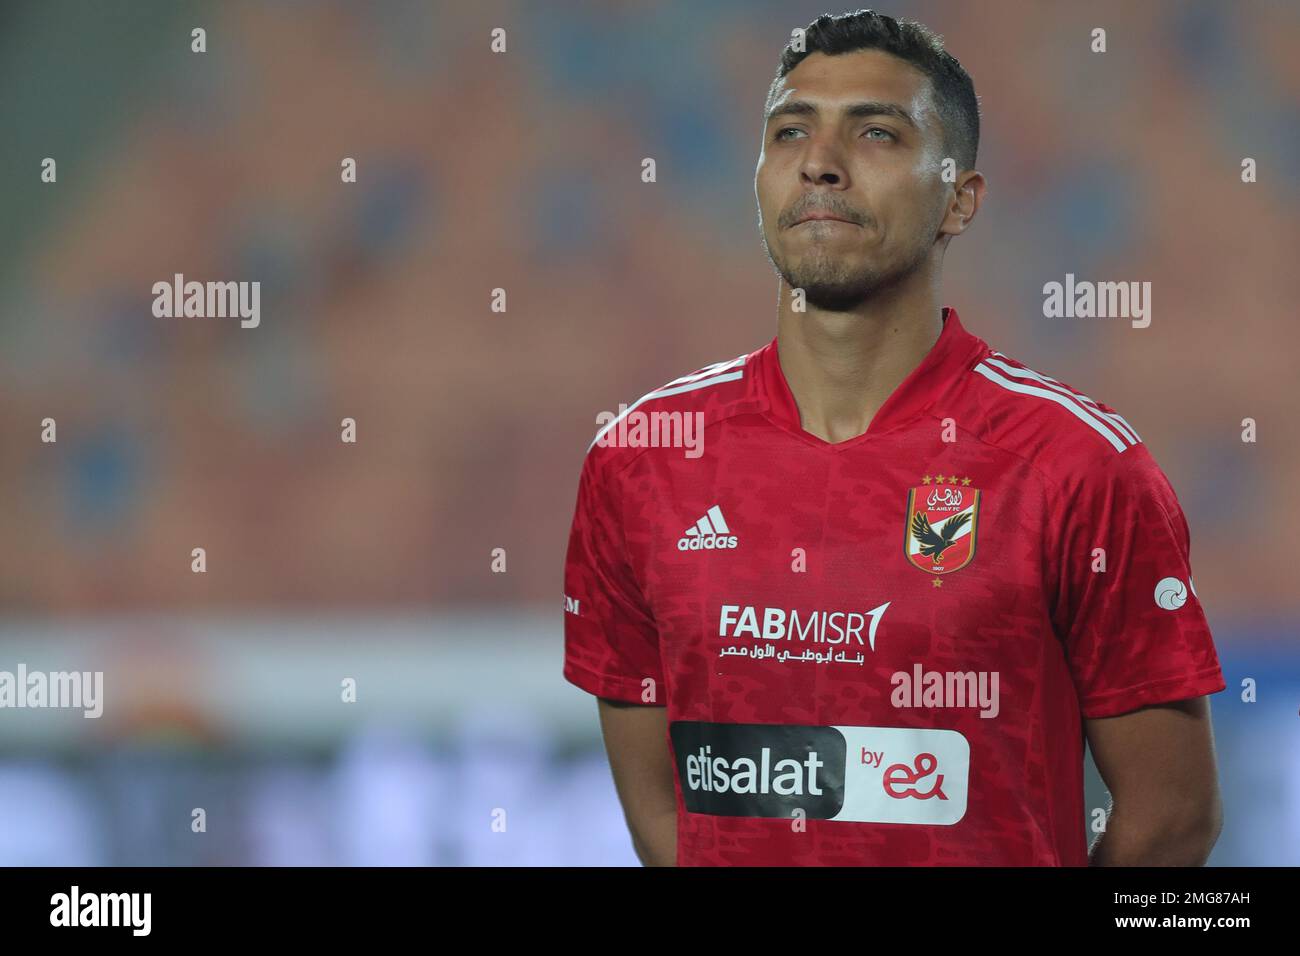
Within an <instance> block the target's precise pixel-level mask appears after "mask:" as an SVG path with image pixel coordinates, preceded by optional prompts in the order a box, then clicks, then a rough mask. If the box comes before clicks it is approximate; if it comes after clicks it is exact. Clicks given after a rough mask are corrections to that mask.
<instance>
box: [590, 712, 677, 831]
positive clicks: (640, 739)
mask: <svg viewBox="0 0 1300 956" xmlns="http://www.w3.org/2000/svg"><path fill="white" fill-rule="evenodd" d="M597 702H598V707H599V711H600V729H601V733H602V734H603V735H604V738H605V750H606V751H607V752H608V754H609V766H610V769H611V770H612V771H613V773H614V787H615V789H616V790H617V791H618V797H619V800H620V802H621V803H622V804H623V810H624V812H625V813H626V814H627V817H628V820H629V821H638V820H645V819H649V818H651V817H654V816H658V815H675V814H676V812H677V797H676V790H675V789H674V784H673V762H672V755H671V753H670V751H669V746H668V708H667V707H654V706H643V705H637V704H627V703H621V702H618V701H611V700H606V699H604V698H597Z"/></svg>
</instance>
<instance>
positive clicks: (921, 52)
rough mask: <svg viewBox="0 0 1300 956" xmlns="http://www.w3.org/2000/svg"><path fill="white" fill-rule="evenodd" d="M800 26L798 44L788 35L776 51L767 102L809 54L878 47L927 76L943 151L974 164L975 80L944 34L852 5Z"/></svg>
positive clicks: (968, 165) (976, 124)
mask: <svg viewBox="0 0 1300 956" xmlns="http://www.w3.org/2000/svg"><path fill="white" fill-rule="evenodd" d="M804 29H805V37H804V49H803V50H796V49H794V38H793V37H791V39H790V42H789V43H787V44H786V46H785V49H784V50H782V51H781V66H780V68H779V69H778V70H777V74H776V79H774V80H773V81H772V86H771V88H770V89H769V90H768V94H767V99H768V102H767V105H768V106H769V107H770V106H771V102H772V97H773V96H774V95H775V93H776V87H777V84H778V83H780V82H781V80H782V79H783V78H784V77H785V75H786V74H787V73H789V72H790V71H791V70H793V69H794V68H795V67H796V66H798V65H799V64H800V63H801V62H803V60H804V59H805V58H807V57H808V56H809V55H810V54H813V53H824V54H826V55H827V56H834V55H835V54H837V53H852V52H854V51H856V50H883V51H885V52H886V53H892V54H893V55H894V56H896V57H898V58H899V59H900V60H906V61H907V62H908V63H911V64H912V65H913V66H915V67H916V68H917V69H918V70H920V71H921V72H922V73H924V74H925V75H926V76H927V77H929V79H930V84H931V86H932V87H933V89H934V99H935V105H936V107H937V109H938V111H939V119H940V121H941V122H942V123H943V144H944V152H945V154H946V155H948V156H951V157H952V158H953V159H955V160H956V161H957V165H958V166H960V167H961V168H962V169H974V168H975V157H976V155H977V154H978V153H979V145H980V113H979V101H978V100H977V99H976V97H975V84H974V83H973V82H972V81H971V78H970V74H969V73H967V72H966V71H965V69H963V68H962V65H961V64H960V63H958V62H957V58H956V57H955V56H953V55H952V54H951V53H949V52H948V51H947V50H945V49H944V48H943V37H941V36H939V35H938V34H936V33H934V32H933V31H932V30H930V29H929V27H926V26H925V25H924V24H921V23H917V22H916V21H915V20H895V19H894V18H893V17H887V16H885V15H884V14H881V13H876V12H875V11H873V10H855V11H854V12H852V13H841V14H840V15H839V16H834V17H833V16H830V15H829V14H823V15H822V16H820V17H818V18H817V19H816V20H814V21H812V23H810V24H808V26H807V27H805V28H804Z"/></svg>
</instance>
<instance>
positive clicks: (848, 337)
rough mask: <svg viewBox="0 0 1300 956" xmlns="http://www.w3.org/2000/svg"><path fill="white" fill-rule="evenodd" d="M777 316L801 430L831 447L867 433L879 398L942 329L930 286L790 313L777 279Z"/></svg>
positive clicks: (922, 355)
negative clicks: (832, 308)
mask: <svg viewBox="0 0 1300 956" xmlns="http://www.w3.org/2000/svg"><path fill="white" fill-rule="evenodd" d="M780 295H781V306H780V313H779V316H778V318H777V333H776V338H777V354H778V356H779V358H780V362H781V371H782V373H783V374H784V375H785V380H786V383H787V384H788V385H789V386H790V392H791V394H792V395H793V396H794V401H795V404H796V405H797V406H798V407H799V418H800V422H801V424H802V426H803V429H804V430H805V431H807V432H811V433H812V434H814V435H816V436H817V437H818V438H820V439H822V440H823V441H827V442H832V443H837V442H842V441H847V440H848V439H850V438H856V437H857V436H859V435H861V434H863V433H865V432H866V430H867V428H868V427H869V426H870V425H871V420H872V419H873V418H875V416H876V413H877V412H878V411H880V407H881V406H882V405H884V404H885V400H886V399H888V398H889V396H890V394H892V393H893V391H894V390H895V389H896V388H898V386H899V385H900V384H901V383H902V381H903V379H905V378H907V376H908V374H910V373H911V371H912V370H913V369H915V368H916V367H917V366H918V365H919V364H920V363H921V360H922V359H924V358H925V356H926V354H927V353H928V352H929V351H930V349H931V348H933V347H934V343H935V342H936V341H938V339H939V333H940V332H941V331H943V319H942V309H941V307H940V305H939V293H938V289H937V288H932V287H929V285H928V284H927V287H925V288H922V289H920V290H915V289H914V290H901V289H900V290H894V291H893V292H891V293H886V294H884V295H882V296H881V297H879V298H877V299H873V300H872V301H870V302H867V303H864V304H863V305H861V306H860V307H858V308H856V309H854V310H853V311H851V312H823V311H821V310H819V309H814V308H813V307H812V306H808V307H807V311H805V312H795V311H793V310H792V309H791V296H790V293H789V289H788V287H787V286H786V284H785V282H784V280H783V281H782V282H781V288H780Z"/></svg>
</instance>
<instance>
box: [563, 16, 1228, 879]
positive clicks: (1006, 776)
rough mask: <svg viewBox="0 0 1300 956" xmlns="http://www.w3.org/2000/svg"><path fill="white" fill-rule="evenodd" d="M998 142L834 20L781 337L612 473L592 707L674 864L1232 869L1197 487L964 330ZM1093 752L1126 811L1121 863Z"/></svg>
mask: <svg viewBox="0 0 1300 956" xmlns="http://www.w3.org/2000/svg"><path fill="white" fill-rule="evenodd" d="M978 137H979V116H978V108H977V105H976V98H975V92H974V87H973V85H972V83H971V80H970V77H969V76H967V74H966V72H965V71H964V70H963V69H962V68H961V66H960V65H959V64H958V62H957V61H956V60H955V59H953V58H952V57H951V56H950V55H949V54H947V53H946V52H944V50H943V47H942V45H941V42H940V40H939V39H938V38H937V37H935V36H933V35H932V34H931V33H929V32H928V31H927V30H926V29H925V28H924V27H922V26H921V25H919V24H915V23H909V22H906V21H898V22H896V21H894V20H893V19H890V18H889V17H884V16H880V15H878V14H875V13H872V12H870V11H859V12H857V13H855V14H851V15H844V16H841V17H835V18H832V17H828V16H824V17H820V18H818V19H817V20H816V21H814V22H813V23H812V24H811V25H810V26H809V28H808V30H807V35H806V45H805V48H804V49H803V50H802V51H800V50H798V49H795V48H794V47H793V42H792V46H791V47H787V49H786V50H785V51H784V53H783V56H782V60H781V67H780V71H779V73H778V76H777V78H776V81H775V82H774V83H773V85H772V88H771V91H770V93H769V96H768V100H767V104H766V123H765V127H764V136H763V147H762V151H761V153H760V156H759V161H758V168H757V173H756V178H755V192H756V195H757V199H758V206H759V213H760V227H761V232H762V236H763V241H764V245H765V247H766V250H767V253H768V256H769V258H770V259H771V261H772V263H773V265H774V267H775V269H776V271H777V272H778V274H779V275H780V277H781V291H780V306H779V314H778V319H777V334H776V338H775V339H774V340H773V341H772V342H771V343H769V344H768V345H766V346H764V347H763V348H760V349H758V350H756V351H754V352H751V353H749V354H748V355H744V356H741V357H739V358H737V359H735V360H732V361H730V362H723V363H719V364H717V365H713V366H709V367H707V368H703V369H700V370H699V371H698V372H695V373H693V374H691V375H687V376H684V377H682V378H680V379H677V380H675V381H673V382H670V383H668V384H667V385H666V386H664V387H663V388H661V389H658V390H656V391H654V392H652V393H650V394H649V395H647V396H645V397H644V398H642V399H641V400H640V402H638V403H637V404H636V405H634V406H633V407H632V408H631V409H629V410H628V411H627V412H626V413H625V415H624V416H623V420H622V421H615V422H612V423H610V424H609V425H608V426H607V427H606V428H605V429H604V430H603V431H602V432H601V433H600V434H599V435H598V436H597V439H596V441H595V442H594V443H593V446H592V447H591V448H590V450H589V452H588V454H587V458H586V461H585V463H584V466H583V470H582V476H581V479H580V484H579V491H578V502H577V513H576V515H575V518H574V522H573V529H572V533H571V537H570V541H569V551H568V558H567V563H566V573H565V609H566V613H565V664H564V675H565V677H566V678H567V679H568V680H569V681H571V682H573V683H574V684H576V685H577V686H579V687H581V688H583V689H585V690H587V691H589V692H590V693H592V694H594V695H596V696H597V697H598V698H599V699H600V702H599V712H600V717H601V723H602V728H603V732H604V735H605V741H606V746H607V749H608V752H609V757H610V763H611V765H612V768H613V773H614V779H615V784H616V787H617V790H618V794H619V797H620V799H621V801H622V804H623V808H624V811H625V814H626V817H627V821H628V824H629V828H630V830H631V834H632V839H633V844H634V846H635V848H636V850H637V853H638V855H639V857H640V858H641V860H642V861H643V862H644V863H645V864H647V865H674V864H675V865H679V866H683V865H754V864H760V865H761V864H768V865H772V864H775V865H882V866H896V865H1067V866H1082V865H1087V864H1089V863H1093V864H1098V865H1201V864H1203V863H1204V862H1205V860H1206V858H1207V857H1208V855H1209V852H1210V850H1211V848H1212V847H1213V845H1214V841H1215V839H1216V838H1217V834H1218V831H1219V828H1220V825H1221V809H1220V801H1219V792H1218V784H1217V772H1216V767H1215V759H1214V749H1213V740H1212V735H1211V729H1210V719H1209V704H1208V700H1207V698H1206V696H1205V695H1207V694H1211V693H1214V692H1217V691H1220V690H1223V689H1224V687H1225V684H1224V679H1223V675H1222V673H1221V671H1220V667H1219V662H1218V658H1217V655H1216V653H1215V649H1214V645H1213V641H1212V639H1211V636H1210V632H1209V629H1208V627H1207V624H1206V620H1205V616H1204V614H1203V612H1202V610H1201V606H1200V603H1199V601H1198V600H1197V597H1196V594H1195V588H1194V586H1193V584H1192V576H1191V568H1190V566H1189V563H1188V554H1189V548H1190V542H1189V535H1188V529H1187V524H1186V521H1185V520H1184V518H1183V514H1182V511H1181V509H1180V507H1179V504H1178V501H1177V499H1176V497H1175V495H1174V492H1173V490H1172V488H1171V487H1170V485H1169V483H1168V481H1167V480H1166V479H1165V477H1164V475H1163V474H1162V473H1161V471H1160V469H1159V468H1158V467H1157V465H1156V463H1155V462H1154V460H1153V459H1152V457H1151V455H1150V454H1149V452H1148V451H1147V448H1146V446H1145V445H1144V444H1143V443H1142V440H1141V438H1140V437H1139V436H1138V434H1137V432H1136V431H1135V430H1134V429H1133V428H1132V426H1130V425H1129V423H1128V422H1127V421H1125V420H1124V419H1123V418H1122V417H1121V416H1120V415H1118V414H1117V413H1116V412H1115V411H1114V409H1112V408H1110V407H1109V406H1106V405H1103V404H1101V403H1099V402H1096V401H1093V400H1092V399H1090V398H1088V397H1087V396H1085V395H1082V394H1080V393H1079V392H1077V391H1075V390H1074V389H1072V388H1070V387H1069V386H1066V385H1063V384H1062V383H1060V382H1058V381H1056V380H1055V379H1052V378H1049V377H1048V376H1045V375H1042V374H1040V373H1038V372H1035V371H1033V370H1031V369H1029V368H1027V367H1026V366H1024V365H1023V364H1021V363H1020V362H1017V361H1015V360H1014V359H1011V358H1008V357H1007V356H1006V355H1004V354H1002V353H1001V352H997V351H994V350H992V349H991V348H989V346H987V345H986V344H985V343H984V342H983V341H982V340H980V339H979V338H976V337H975V336H974V335H972V334H970V333H969V332H967V331H966V330H965V329H964V328H963V327H962V325H961V323H960V321H959V319H958V316H957V313H956V311H955V310H954V309H951V308H942V309H941V308H940V298H939V296H940V291H939V287H940V272H941V267H942V262H943V255H944V251H945V250H946V248H947V245H948V242H949V241H950V239H951V238H952V237H953V236H957V235H960V234H962V233H963V232H965V230H966V229H967V227H968V226H969V225H970V224H971V222H972V221H973V220H974V218H975V214H976V213H977V212H978V210H979V208H980V205H981V202H982V200H983V197H984V191H985V182H984V178H983V177H982V176H981V175H980V173H978V172H977V171H975V168H974V167H975V158H976V150H977V146H978ZM945 160H951V162H950V163H945ZM945 168H947V169H949V170H950V171H951V172H952V173H953V175H950V176H947V177H945V176H944V175H943V173H944V170H945ZM655 413H660V419H659V420H660V421H682V420H684V418H683V416H687V417H689V416H695V415H698V416H699V417H698V419H697V420H698V421H699V422H700V424H701V425H702V426H703V431H702V433H701V434H702V437H703V442H702V446H701V448H700V449H699V450H698V451H697V452H695V453H692V454H684V453H683V452H682V450H681V449H673V448H668V447H661V446H655V445H654V444H650V443H647V442H644V441H641V442H633V441H626V440H624V441H620V440H618V436H620V435H623V436H626V435H627V434H630V433H628V432H627V429H626V427H625V426H626V421H627V420H628V419H630V418H631V417H633V416H637V415H640V416H646V415H653V414H655ZM673 415H676V418H673V417H672V416H673ZM1085 736H1086V738H1087V741H1088V743H1089V744H1090V746H1091V747H1092V751H1093V754H1094V758H1095V760H1096V763H1097V766H1098V769H1099V770H1100V772H1101V775H1102V777H1103V778H1104V780H1105V782H1106V785H1107V787H1108V789H1109V790H1110V794H1111V799H1112V807H1111V810H1110V814H1109V817H1108V818H1107V819H1106V820H1105V832H1104V834H1103V835H1102V836H1101V837H1100V838H1099V839H1098V840H1097V841H1096V842H1095V843H1094V845H1093V847H1092V848H1091V851H1090V850H1089V847H1088V845H1087V839H1086V833H1085V827H1086V825H1087V824H1088V823H1089V822H1095V820H1096V819H1097V817H1098V815H1091V814H1089V813H1088V812H1087V808H1085V807H1084V803H1083V746H1084V738H1085Z"/></svg>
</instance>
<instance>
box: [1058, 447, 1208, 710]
mask: <svg viewBox="0 0 1300 956" xmlns="http://www.w3.org/2000/svg"><path fill="white" fill-rule="evenodd" d="M1060 507H1061V509H1062V511H1061V513H1060V514H1058V515H1057V517H1056V520H1057V522H1058V523H1059V527H1060V529H1061V532H1062V533H1061V536H1060V538H1059V539H1058V540H1059V541H1060V548H1061V550H1060V553H1059V554H1058V555H1057V561H1058V562H1059V564H1058V568H1059V575H1060V580H1059V582H1058V591H1057V594H1058V600H1057V603H1056V609H1055V613H1054V624H1055V627H1056V631H1057V634H1058V635H1059V636H1060V637H1061V638H1062V641H1063V643H1064V646H1065V651H1066V656H1067V659H1068V663H1069V668H1070V672H1071V674H1072V676H1073V679H1074V683H1075V687H1076V689H1077V692H1078V696H1079V704H1080V708H1081V710H1082V713H1083V716H1084V717H1086V718H1096V717H1113V716H1116V715H1118V714H1123V713H1127V712H1128V711H1131V710H1137V709H1138V708H1141V707H1147V706H1150V705H1152V704H1159V703H1167V702H1170V701H1176V700H1185V699H1187V698H1191V697H1200V696H1203V695H1205V694H1213V693H1217V692H1218V691H1221V690H1223V689H1224V688H1225V687H1226V684H1225V683H1224V679H1223V672H1222V670H1221V669H1220V667H1219V658H1218V654H1217V653H1216V651H1215V648H1214V640H1213V638H1212V637H1211V636H1210V628H1209V624H1208V622H1207V621H1206V619H1205V612H1204V611H1203V610H1202V608H1201V603H1200V600H1199V599H1198V598H1197V596H1196V592H1195V584H1194V583H1193V581H1192V569H1191V561H1190V552H1191V538H1190V534H1189V532H1188V528H1187V521H1186V519H1185V518H1184V516H1183V512H1182V508H1181V507H1180V506H1179V504H1178V499H1177V497H1176V496H1175V494H1174V490H1173V488H1172V487H1171V486H1170V484H1169V481H1168V479H1166V477H1165V475H1164V473H1163V472H1162V471H1161V470H1160V468H1159V466H1158V465H1157V464H1156V462H1155V459H1153V458H1152V457H1151V454H1150V452H1148V451H1147V450H1146V446H1145V445H1142V444H1136V445H1133V446H1131V447H1129V448H1128V449H1127V450H1126V451H1124V452H1123V453H1122V454H1118V455H1111V454H1105V455H1101V456H1099V457H1097V458H1096V459H1094V460H1093V461H1092V462H1091V463H1090V464H1089V465H1088V466H1087V467H1086V468H1085V469H1084V470H1083V473H1082V474H1081V475H1079V476H1078V477H1077V478H1076V479H1075V480H1074V481H1073V482H1072V483H1071V485H1070V486H1069V488H1068V489H1067V493H1066V495H1065V496H1064V498H1063V500H1062V502H1061V504H1060Z"/></svg>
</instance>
